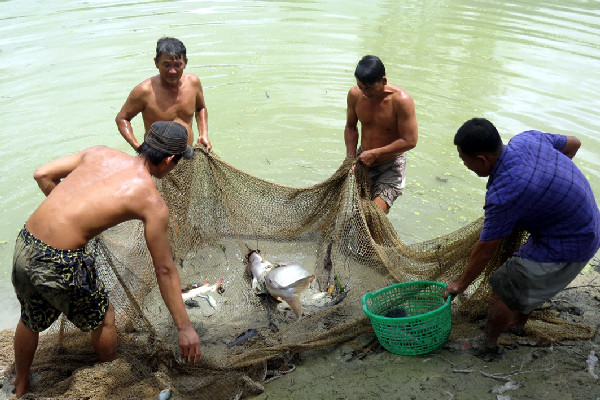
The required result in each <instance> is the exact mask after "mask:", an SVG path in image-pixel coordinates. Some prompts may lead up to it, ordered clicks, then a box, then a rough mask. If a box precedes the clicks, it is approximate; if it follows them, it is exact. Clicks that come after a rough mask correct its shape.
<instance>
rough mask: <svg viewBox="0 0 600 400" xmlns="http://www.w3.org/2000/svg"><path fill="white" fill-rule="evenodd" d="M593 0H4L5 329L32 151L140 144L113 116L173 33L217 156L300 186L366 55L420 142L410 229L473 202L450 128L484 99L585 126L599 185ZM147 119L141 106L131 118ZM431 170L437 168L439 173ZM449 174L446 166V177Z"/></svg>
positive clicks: (585, 160)
mask: <svg viewBox="0 0 600 400" xmlns="http://www.w3.org/2000/svg"><path fill="white" fill-rule="evenodd" d="M597 5H598V3H597V2H595V1H585V0H563V1H557V0H551V1H546V2H543V3H541V2H539V1H537V0H523V1H519V2H502V3H498V2H497V1H495V0H460V1H450V0H431V1H424V2H400V1H391V0H388V1H386V0H372V1H370V2H364V1H357V0H345V1H339V0H332V1H305V0H303V1H240V0H230V1H228V0H224V1H193V0H188V1H152V0H146V1H127V0H120V1H110V0H103V1H93V2H92V1H66V0H65V1H57V0H45V1H40V0H38V1H34V0H31V1H18V0H4V1H0V21H1V24H0V121H2V125H1V126H0V139H1V140H2V145H1V146H0V157H1V159H2V160H3V162H2V164H1V165H0V186H1V187H2V189H1V190H0V200H1V202H0V290H1V291H2V293H3V296H2V297H0V329H4V328H13V327H14V326H15V325H16V323H17V321H18V302H17V300H16V297H15V296H14V292H13V289H12V285H11V283H10V271H11V265H12V252H13V246H14V239H15V237H16V235H17V233H18V231H19V230H20V228H21V227H22V225H23V223H24V222H25V220H26V219H27V217H28V216H29V214H30V213H31V212H32V211H33V210H34V209H35V207H36V206H37V205H38V204H39V203H40V202H41V201H42V200H43V195H42V193H41V192H40V191H39V189H38V188H37V185H36V184H35V181H34V180H33V179H32V174H33V171H34V170H35V169H36V168H37V167H38V166H40V165H42V164H44V163H46V162H48V161H50V160H52V159H54V158H57V157H60V156H63V155H67V154H71V153H74V152H76V151H78V150H81V149H83V148H85V147H88V146H91V145H96V144H106V145H108V146H111V147H116V148H119V149H121V150H123V151H126V152H128V153H130V154H133V152H132V151H131V149H130V148H129V146H128V145H127V144H126V143H125V141H124V140H123V139H122V138H121V136H120V134H119V133H118V131H117V128H116V125H115V123H114V118H115V116H116V114H117V112H118V111H119V109H120V107H121V105H122V104H123V102H124V101H125V99H126V97H127V95H128V94H129V91H130V90H131V89H132V88H133V87H134V86H135V85H136V84H137V83H139V82H141V81H142V80H144V79H146V78H148V77H150V76H152V75H155V74H156V72H157V71H156V69H155V66H154V62H153V57H154V54H155V47H156V41H157V39H158V38H160V37H162V36H173V37H177V38H179V39H181V40H182V41H183V42H184V44H185V45H186V47H187V54H188V59H189V62H188V67H187V70H186V72H192V73H194V74H196V75H198V76H199V77H200V79H201V81H202V83H203V87H204V94H205V98H206V101H207V107H208V115H209V117H208V121H209V136H210V139H211V142H212V144H213V146H214V151H215V153H216V154H218V155H219V156H220V157H221V158H222V159H224V160H225V161H226V162H228V163H230V164H232V165H234V166H235V167H238V168H240V169H242V170H244V171H246V172H248V173H250V174H253V175H256V176H259V177H261V178H263V179H267V180H269V181H272V182H276V183H279V184H282V185H287V186H294V187H306V186H311V185H314V184H317V183H319V182H321V181H323V180H325V179H326V178H328V177H329V176H330V175H331V174H332V173H333V172H334V171H335V170H336V169H337V168H338V167H339V166H340V164H341V163H342V161H343V158H344V155H345V147H344V141H343V129H344V124H345V109H346V94H347V92H348V89H349V88H350V87H351V86H352V85H354V84H355V80H354V77H353V72H354V68H355V66H356V63H357V62H358V60H359V59H360V58H361V57H362V56H363V55H366V54H375V55H378V56H379V57H380V58H381V59H382V60H383V62H384V63H385V66H386V70H387V77H388V81H389V82H390V83H392V84H396V85H398V86H401V87H403V88H404V89H406V90H407V91H408V92H409V93H410V94H411V95H412V97H413V99H414V101H415V106H416V112H417V120H418V123H419V143H418V145H417V147H416V148H415V149H414V150H412V151H410V153H409V154H408V165H409V166H408V183H407V188H406V191H405V194H404V195H403V196H402V197H401V198H400V199H398V200H397V201H396V204H395V205H394V207H393V208H392V209H391V212H390V214H389V218H390V220H391V222H392V223H393V225H394V227H395V228H396V230H397V232H398V234H399V236H400V237H401V238H402V239H403V240H405V241H407V242H410V243H414V242H419V241H423V240H427V239H431V238H433V237H437V236H440V235H443V234H446V233H449V232H451V231H453V230H455V229H457V228H459V227H461V226H463V225H464V224H466V223H468V222H470V221H472V220H474V219H476V218H478V217H479V216H481V215H482V209H481V207H482V205H483V199H484V194H485V183H486V181H485V179H481V178H478V177H476V176H475V175H474V174H473V173H471V172H470V171H468V170H467V169H466V168H465V167H464V166H463V165H462V163H461V161H460V159H459V158H458V156H457V154H456V150H455V148H454V146H453V144H452V139H453V136H454V133H455V132H456V129H457V128H458V127H459V126H460V125H461V124H462V123H463V122H464V121H465V120H467V119H469V118H471V117H475V116H483V117H486V118H488V119H490V120H491V121H492V122H494V124H495V125H496V126H497V127H498V130H499V131H500V133H501V135H502V137H503V138H504V139H505V141H506V140H508V139H509V138H510V137H511V136H513V135H514V134H516V133H519V132H521V131H523V130H527V129H539V130H543V131H547V132H551V133H561V134H572V135H576V136H578V137H579V138H580V139H581V141H582V143H583V146H582V149H581V150H580V151H579V153H578V155H577V157H576V163H577V165H578V166H579V167H580V168H581V169H582V171H583V172H584V173H585V174H586V176H587V177H588V179H589V180H590V182H591V183H592V187H593V188H594V190H595V192H596V193H597V194H599V193H600V180H599V178H598V176H599V174H598V171H599V169H600V159H599V158H598V156H597V154H598V152H599V151H600V138H599V137H598V135H597V127H598V123H597V119H598V110H599V109H600V101H599V99H598V94H597V86H598V82H600V10H599V8H598V6H597ZM133 127H134V131H135V132H136V133H137V135H138V138H140V137H141V136H142V132H143V124H142V120H141V116H138V117H137V118H135V119H134V120H133ZM436 177H439V178H442V179H436ZM444 180H447V181H444Z"/></svg>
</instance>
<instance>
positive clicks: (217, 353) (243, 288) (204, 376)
mask: <svg viewBox="0 0 600 400" xmlns="http://www.w3.org/2000/svg"><path fill="white" fill-rule="evenodd" d="M195 152H196V156H195V157H194V158H193V159H192V160H189V161H187V160H181V162H180V163H179V165H178V167H177V168H176V169H175V170H174V171H172V172H171V173H170V174H169V175H167V176H166V177H165V178H163V179H162V180H158V181H157V186H158V188H159V190H160V191H161V193H162V194H163V198H164V199H165V201H166V202H167V204H168V206H169V210H170V216H171V222H170V226H169V232H168V235H169V240H170V243H171V248H172V250H173V257H174V260H175V264H176V266H177V268H178V270H179V274H180V278H181V281H182V285H183V286H187V285H190V284H200V285H202V284H203V283H204V282H208V283H209V284H210V285H212V284H214V283H215V282H216V281H217V280H218V279H220V278H223V288H224V289H225V291H224V292H223V293H222V294H219V293H218V292H216V291H213V292H210V293H208V295H209V296H210V297H198V298H196V299H195V300H196V302H197V303H196V304H195V307H192V308H188V314H189V316H190V319H191V321H192V324H193V325H194V327H195V329H196V330H197V331H198V333H199V336H200V338H201V345H202V361H201V363H199V364H195V365H190V364H186V363H182V362H179V359H178V353H177V336H176V330H175V328H174V326H173V324H172V320H171V317H170V315H169V313H168V311H167V309H166V306H165V305H164V304H163V302H162V299H161V297H160V293H159V291H158V287H157V284H156V278H155V275H154V268H153V265H152V260H151V257H150V255H149V252H148V250H147V248H146V245H145V240H144V234H143V225H142V223H141V222H139V221H129V222H126V223H123V224H120V225H118V226H116V227H114V228H111V229H110V230H108V231H106V232H104V233H103V234H102V235H100V236H98V237H97V238H95V239H94V240H93V241H92V242H90V244H89V247H90V249H91V250H92V251H93V253H94V254H95V256H96V265H97V269H98V273H99V275H100V277H101V278H102V280H103V281H104V283H105V285H106V286H107V288H108V289H109V290H110V296H111V297H110V299H111V302H112V304H113V306H114V307H115V311H116V313H117V327H118V331H119V358H118V359H117V360H116V361H114V362H113V363H110V364H96V365H93V364H92V362H91V361H90V360H93V359H94V355H93V352H92V350H91V345H90V343H89V338H88V337H87V335H82V334H81V333H79V332H78V331H77V330H76V329H75V328H74V327H73V326H72V325H71V324H70V323H69V322H68V321H66V320H64V319H63V320H60V321H59V322H57V323H55V324H54V325H53V327H52V329H51V330H50V331H49V332H48V333H46V334H44V335H42V340H41V345H40V348H39V350H38V353H37V354H36V360H35V361H34V366H33V371H34V373H37V374H39V375H40V376H42V378H41V379H39V382H37V384H36V385H32V391H33V392H32V394H31V395H30V396H32V398H89V399H112V398H114V399H117V398H119V399H122V398H151V397H152V396H156V393H157V391H158V390H159V389H161V388H166V387H169V388H172V389H173V390H174V393H176V395H177V396H178V397H177V398H189V399H237V398H242V397H251V396H253V395H255V394H258V393H261V392H262V391H263V390H264V387H263V384H264V382H265V381H266V380H268V379H270V378H272V377H273V376H277V374H281V373H285V372H287V371H289V370H290V368H291V367H290V359H291V357H292V356H293V355H294V354H297V353H298V352H302V351H306V350H314V349H321V348H325V347H327V346H331V345H335V344H339V343H342V342H346V341H349V340H352V339H354V338H357V337H358V336H361V335H363V334H371V335H372V334H373V330H372V327H371V324H370V322H369V320H368V318H367V317H366V316H365V314H364V312H363V311H362V301H361V299H362V296H363V294H364V293H365V292H373V291H376V290H377V289H380V288H382V287H385V286H388V285H390V284H393V283H396V282H405V281H411V280H435V281H441V282H450V281H453V280H455V279H457V278H458V277H459V276H460V274H461V273H462V272H463V270H464V268H465V267H466V265H467V262H468V260H469V256H470V253H471V250H472V248H473V246H474V245H475V243H476V242H477V240H478V238H479V233H480V231H481V228H482V224H483V219H478V220H476V221H474V222H472V223H470V224H468V225H466V226H464V227H463V228H460V229H458V230H456V231H455V232H452V233H450V234H448V235H445V236H442V237H438V238H435V239H432V240H428V241H425V242H421V243H416V244H406V243H404V242H403V241H402V240H401V239H400V238H399V237H398V235H397V233H396V231H395V230H394V228H393V226H392V225H391V223H390V222H389V220H388V219H387V217H386V216H385V214H384V213H382V212H381V211H380V209H379V208H378V207H377V206H376V205H375V204H374V203H373V202H372V201H371V200H370V181H369V177H368V171H367V170H366V168H364V167H362V166H360V165H357V166H356V169H355V172H354V173H349V171H350V169H351V167H352V164H353V160H352V159H346V160H345V161H344V162H343V164H342V165H341V166H340V168H339V169H338V170H337V171H336V172H335V173H334V174H333V175H332V176H331V177H330V178H329V179H327V180H326V181H324V182H322V183H320V184H317V185H315V186H312V187H309V188H290V187H284V186H280V185H277V184H274V183H270V182H268V181H265V180H262V179H259V178H257V177H255V176H252V175H249V174H247V173H244V172H243V171H240V170H238V169H236V168H234V167H232V166H230V165H228V164H227V163H225V162H224V161H222V160H221V159H219V157H218V156H217V155H215V154H214V153H213V152H211V153H206V152H205V151H204V149H203V148H200V147H197V148H196V149H195ZM524 238H525V236H524V235H523V234H522V233H520V232H515V233H514V234H513V235H512V236H511V237H509V238H507V239H506V240H504V241H503V243H502V245H501V246H500V248H499V250H498V251H497V252H496V254H495V255H494V257H493V259H492V261H491V262H490V263H489V265H488V266H487V267H486V270H485V271H484V273H483V274H482V275H481V276H480V278H479V279H478V280H477V281H476V282H475V283H474V284H472V285H471V287H470V288H469V291H468V292H467V293H466V294H465V295H463V296H459V298H458V299H456V300H455V301H453V304H452V307H453V326H452V334H451V336H452V337H454V338H456V337H470V335H473V333H474V332H475V331H477V333H476V334H480V333H481V331H480V330H479V329H478V328H474V324H473V323H472V322H473V321H476V320H477V319H480V318H483V317H485V313H486V310H487V303H488V300H489V297H490V294H491V289H490V287H489V285H488V283H487V278H488V277H489V275H490V274H491V273H492V272H493V271H494V270H495V269H496V268H497V267H499V266H500V265H501V264H502V262H503V261H504V260H506V258H507V257H508V256H509V255H510V254H512V253H513V252H514V251H515V250H516V249H517V248H518V246H519V245H520V244H522V243H523V240H524ZM249 247H250V248H259V249H261V250H262V251H263V253H264V254H265V257H266V259H267V260H268V261H270V262H272V263H275V262H284V261H294V262H298V263H300V264H302V265H303V266H304V268H305V269H307V270H308V271H309V272H310V273H314V274H316V276H317V278H316V279H315V281H313V283H312V284H311V286H310V288H309V289H308V290H307V291H306V292H304V293H303V295H302V303H303V306H304V316H303V317H302V319H301V320H299V321H297V320H296V319H295V318H294V315H293V313H292V312H291V311H290V310H289V309H288V308H287V307H286V304H285V303H280V304H277V303H275V302H273V301H271V300H270V298H269V297H268V296H257V295H256V292H255V291H253V290H251V288H250V278H249V277H248V275H247V274H246V272H245V271H246V259H245V258H246V255H247V253H248V248H249ZM531 325H532V326H533V327H532V328H530V330H531V331H532V332H534V333H535V332H537V331H536V327H539V329H538V330H539V332H540V335H539V337H540V338H541V340H546V341H555V340H562V339H565V338H570V339H586V338H589V337H591V336H592V335H593V333H594V332H593V330H592V329H591V328H590V327H588V326H585V325H578V324H572V323H567V322H565V321H562V320H560V319H559V318H557V317H556V316H555V315H551V314H548V312H546V313H545V314H544V315H539V316H538V318H537V320H536V321H535V322H534V323H532V324H531ZM243 333H247V334H248V333H253V334H252V335H251V334H248V335H247V336H249V338H247V339H246V340H244V341H241V342H240V343H237V342H236V341H235V339H236V338H237V337H238V336H239V335H241V334H243ZM57 337H58V340H57ZM3 343H4V341H3ZM228 344H229V345H228ZM234 344H235V345H234ZM5 347H7V349H8V348H9V347H10V346H5ZM7 349H5V350H7ZM7 351H8V350H7ZM3 354H4V357H5V358H7V356H6V352H4V353H3ZM59 355H60V357H61V360H62V361H61V363H60V365H61V366H62V367H57V364H56V357H58V356H59ZM107 365H108V366H107ZM111 368H112V369H111ZM111 371H112V372H111ZM115 371H116V372H115Z"/></svg>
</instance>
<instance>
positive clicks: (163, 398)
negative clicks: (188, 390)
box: [156, 389, 173, 400]
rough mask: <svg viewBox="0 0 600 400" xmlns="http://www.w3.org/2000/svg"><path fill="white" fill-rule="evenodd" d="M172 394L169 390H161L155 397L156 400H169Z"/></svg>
mask: <svg viewBox="0 0 600 400" xmlns="http://www.w3.org/2000/svg"><path fill="white" fill-rule="evenodd" d="M172 394H173V392H172V391H171V389H164V390H161V391H160V393H159V394H158V396H157V397H156V400H169V399H170V398H171V395H172Z"/></svg>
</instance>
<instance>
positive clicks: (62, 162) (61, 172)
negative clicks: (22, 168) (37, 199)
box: [33, 150, 85, 196]
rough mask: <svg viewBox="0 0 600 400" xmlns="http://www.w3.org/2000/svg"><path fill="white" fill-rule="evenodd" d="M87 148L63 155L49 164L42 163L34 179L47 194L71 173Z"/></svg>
mask: <svg viewBox="0 0 600 400" xmlns="http://www.w3.org/2000/svg"><path fill="white" fill-rule="evenodd" d="M84 153H85V150H83V151H80V152H79V153H76V154H73V155H70V156H66V157H61V158H59V159H56V160H54V161H50V162H49V163H48V164H45V165H42V166H41V167H39V168H38V169H37V170H35V172H34V173H33V179H35V180H36V182H37V184H38V186H39V187H40V189H41V190H42V192H44V194H45V195H46V196H48V195H49V194H50V192H51V191H52V190H53V189H54V188H55V187H56V185H58V184H59V183H60V181H61V180H62V179H63V178H65V177H66V176H67V175H69V174H70V173H71V172H72V171H73V170H74V169H75V168H77V166H78V165H79V164H81V161H82V160H83V155H84Z"/></svg>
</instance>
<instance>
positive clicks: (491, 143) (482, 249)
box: [446, 118, 600, 358]
mask: <svg viewBox="0 0 600 400" xmlns="http://www.w3.org/2000/svg"><path fill="white" fill-rule="evenodd" d="M454 144H455V145H456V147H457V150H458V154H459V156H460V158H461V159H462V160H463V162H464V164H465V166H466V167H467V168H468V169H470V170H471V171H473V172H475V173H476V174H477V175H478V176H481V177H487V176H489V178H488V183H487V193H486V196H485V205H484V207H483V208H484V210H485V220H484V223H483V230H482V232H481V236H480V239H479V242H478V243H477V244H476V245H475V247H474V249H473V251H472V253H471V259H470V260H469V264H468V265H467V267H466V269H465V271H464V272H463V274H462V275H461V277H460V278H459V279H458V281H456V282H452V283H450V284H448V286H447V289H446V296H447V295H449V294H452V295H456V294H459V293H462V292H464V291H465V290H466V289H467V287H468V286H469V285H470V284H471V282H473V281H474V280H475V279H476V278H477V277H478V276H479V275H480V274H481V272H482V271H483V269H484V268H485V266H486V265H487V263H488V261H489V260H490V259H491V257H492V256H493V254H494V252H495V251H496V249H497V248H498V245H499V244H500V241H501V239H503V238H505V237H507V236H509V235H510V234H511V233H512V232H513V230H515V229H519V230H525V231H527V232H528V233H529V238H528V240H527V242H526V243H525V244H524V245H523V246H521V248H520V249H519V250H518V251H517V252H516V253H515V254H514V255H513V256H512V257H510V258H509V259H508V260H507V261H506V262H505V263H504V264H503V265H502V266H501V267H500V268H498V270H497V271H496V272H494V274H493V275H492V276H491V277H490V280H489V281H490V285H491V286H492V289H493V294H492V299H491V301H490V305H489V310H488V316H487V323H486V326H485V331H484V332H485V343H484V346H483V348H482V349H480V351H481V353H482V354H483V355H494V354H497V353H498V346H497V341H498V337H499V336H500V334H501V333H503V332H507V331H511V332H515V333H522V332H523V330H524V326H525V323H526V322H527V319H528V318H529V315H530V313H531V312H532V311H533V310H534V309H536V308H537V307H539V306H541V305H542V304H543V303H544V302H545V301H547V300H549V299H550V298H551V297H553V296H554V295H555V294H557V293H558V292H559V291H561V290H562V289H564V288H565V287H566V286H567V285H568V284H569V283H570V282H571V281H572V280H573V279H574V278H575V277H576V276H577V274H579V272H581V270H582V269H583V268H584V267H585V265H586V264H587V262H588V261H589V260H590V259H591V258H592V257H594V255H595V254H596V252H597V251H598V248H599V247H600V214H599V211H598V206H597V205H596V200H595V199H594V194H593V193H592V189H591V187H590V184H589V182H588V181H587V179H585V177H584V175H583V174H582V173H581V171H579V169H578V168H577V166H576V165H575V164H574V163H573V161H571V159H572V158H573V157H574V156H575V154H576V153H577V150H579V147H580V145H581V142H580V141H579V139H577V138H576V137H573V136H563V135H552V134H549V133H543V132H539V131H526V132H522V133H520V134H518V135H516V136H515V137H513V138H512V139H511V140H510V141H509V142H508V144H507V145H506V146H505V145H503V143H502V139H501V138H500V135H499V134H498V131H497V130H496V128H495V127H494V125H493V124H492V123H491V122H490V121H488V120H486V119H484V118H474V119H472V120H469V121H467V122H465V123H464V124H463V126H462V127H460V129H458V131H457V133H456V135H455V137H454ZM486 358H487V357H486Z"/></svg>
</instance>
